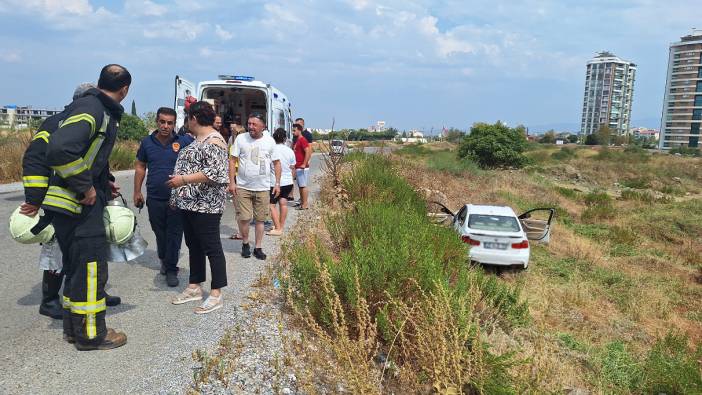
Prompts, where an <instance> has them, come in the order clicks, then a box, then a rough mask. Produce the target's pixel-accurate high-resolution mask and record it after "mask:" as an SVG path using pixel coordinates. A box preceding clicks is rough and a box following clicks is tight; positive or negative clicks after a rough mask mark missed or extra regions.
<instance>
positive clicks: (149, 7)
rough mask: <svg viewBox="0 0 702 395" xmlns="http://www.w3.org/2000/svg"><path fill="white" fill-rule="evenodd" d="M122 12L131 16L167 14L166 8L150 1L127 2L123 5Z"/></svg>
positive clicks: (132, 0) (135, 0)
mask: <svg viewBox="0 0 702 395" xmlns="http://www.w3.org/2000/svg"><path fill="white" fill-rule="evenodd" d="M124 10H125V11H126V12H127V13H129V14H132V15H143V16H162V15H164V14H166V13H167V12H168V8H167V7H166V6H164V5H162V4H157V3H154V2H153V1H151V0H127V1H126V2H125V3H124Z"/></svg>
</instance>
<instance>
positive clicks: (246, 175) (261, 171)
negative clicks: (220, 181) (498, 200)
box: [231, 133, 275, 191]
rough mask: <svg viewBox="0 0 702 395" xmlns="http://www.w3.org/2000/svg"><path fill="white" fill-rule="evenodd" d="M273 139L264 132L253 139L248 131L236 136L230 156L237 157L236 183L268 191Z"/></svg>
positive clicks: (241, 186)
mask: <svg viewBox="0 0 702 395" xmlns="http://www.w3.org/2000/svg"><path fill="white" fill-rule="evenodd" d="M274 147H275V140H273V138H272V137H270V136H266V135H265V134H264V135H263V136H262V137H260V138H258V139H254V138H252V137H251V134H250V133H242V134H240V135H238V136H236V140H234V144H233V145H232V148H231V156H233V157H236V158H239V169H238V170H237V174H236V185H237V186H238V187H240V188H243V189H246V190H249V191H268V190H269V189H270V187H271V183H270V175H271V161H272V160H273V159H272V157H273V148H274Z"/></svg>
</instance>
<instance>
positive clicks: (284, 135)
mask: <svg viewBox="0 0 702 395" xmlns="http://www.w3.org/2000/svg"><path fill="white" fill-rule="evenodd" d="M287 139H288V132H286V131H285V129H283V128H278V129H276V130H275V132H273V140H275V143H276V144H283V143H284V142H285V140H287Z"/></svg>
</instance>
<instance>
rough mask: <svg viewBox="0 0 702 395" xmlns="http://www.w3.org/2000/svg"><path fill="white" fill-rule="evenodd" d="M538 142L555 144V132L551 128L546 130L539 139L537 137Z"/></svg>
mask: <svg viewBox="0 0 702 395" xmlns="http://www.w3.org/2000/svg"><path fill="white" fill-rule="evenodd" d="M539 143H541V144H556V132H555V131H554V130H553V129H551V130H549V131H548V132H546V133H544V135H543V136H541V139H539Z"/></svg>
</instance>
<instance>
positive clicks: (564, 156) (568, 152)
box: [551, 147, 577, 160]
mask: <svg viewBox="0 0 702 395" xmlns="http://www.w3.org/2000/svg"><path fill="white" fill-rule="evenodd" d="M576 156H577V154H576V153H575V150H574V149H572V148H568V147H563V148H561V149H560V150H558V151H556V152H554V153H552V154H551V158H553V159H555V160H570V159H573V158H575V157H576Z"/></svg>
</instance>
